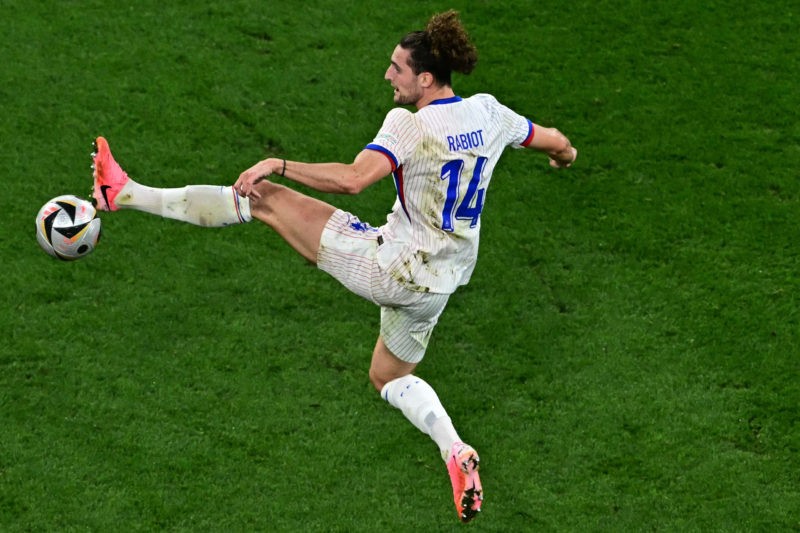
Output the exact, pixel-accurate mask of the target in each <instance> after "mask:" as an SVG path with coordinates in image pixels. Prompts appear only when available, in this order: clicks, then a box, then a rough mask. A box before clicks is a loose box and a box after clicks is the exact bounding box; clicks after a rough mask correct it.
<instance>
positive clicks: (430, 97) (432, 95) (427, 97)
mask: <svg viewBox="0 0 800 533" xmlns="http://www.w3.org/2000/svg"><path fill="white" fill-rule="evenodd" d="M455 95H456V93H454V92H453V88H452V87H450V86H449V85H442V86H441V87H436V88H433V87H432V88H431V89H430V90H429V91H425V94H423V95H422V98H420V99H419V100H417V103H416V104H414V105H416V106H417V109H422V108H423V107H425V106H426V105H428V104H430V103H431V102H433V101H434V100H441V99H442V98H452V97H453V96H455Z"/></svg>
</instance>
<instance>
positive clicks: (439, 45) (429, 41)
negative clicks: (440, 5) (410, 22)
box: [399, 9, 478, 85]
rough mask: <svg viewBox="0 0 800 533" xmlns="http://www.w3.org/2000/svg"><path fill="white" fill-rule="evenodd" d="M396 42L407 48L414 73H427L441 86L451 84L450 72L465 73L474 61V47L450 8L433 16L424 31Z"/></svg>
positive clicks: (414, 32)
mask: <svg viewBox="0 0 800 533" xmlns="http://www.w3.org/2000/svg"><path fill="white" fill-rule="evenodd" d="M399 44H400V46H401V47H403V48H404V49H406V50H410V51H411V68H412V69H413V70H414V73H415V74H420V73H421V72H430V73H431V74H433V76H434V78H436V81H437V82H439V83H440V84H441V85H451V84H452V73H453V72H458V73H461V74H469V73H470V72H472V69H474V68H475V64H476V63H477V62H478V50H477V49H476V48H475V46H474V45H473V44H472V42H471V41H470V38H469V35H467V31H466V30H465V29H464V26H463V25H462V24H461V19H460V18H459V16H458V11H454V10H452V9H451V10H449V11H445V12H444V13H437V14H435V15H433V16H432V17H431V18H430V20H429V21H428V25H427V26H426V27H425V29H424V30H419V31H412V32H410V33H408V34H406V35H405V36H404V37H403V38H402V39H400V43H399Z"/></svg>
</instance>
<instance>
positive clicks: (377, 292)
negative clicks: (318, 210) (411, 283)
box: [317, 209, 450, 363]
mask: <svg viewBox="0 0 800 533" xmlns="http://www.w3.org/2000/svg"><path fill="white" fill-rule="evenodd" d="M379 237H380V230H378V229H377V228H373V227H372V226H370V225H369V224H366V223H364V222H361V221H360V220H359V219H358V217H356V216H354V215H352V214H350V213H347V212H345V211H342V210H341V209H339V210H336V212H335V213H334V214H333V215H332V216H331V218H330V219H329V220H328V223H327V224H326V225H325V229H324V230H323V231H322V238H321V239H320V243H319V253H318V255H317V267H318V268H319V269H320V270H323V271H325V272H327V273H328V274H330V275H331V276H333V277H334V278H335V279H336V280H338V281H339V282H340V283H341V284H342V285H344V286H345V287H347V289H349V290H350V291H351V292H353V293H355V294H357V295H359V296H361V297H362V298H366V299H367V300H369V301H371V302H373V303H375V304H377V305H379V306H380V307H381V337H382V338H383V342H384V343H385V344H386V347H387V348H389V350H390V351H391V352H392V353H393V354H394V355H395V356H396V357H397V358H399V359H401V360H403V361H406V362H408V363H419V362H420V361H422V358H423V357H424V356H425V350H426V348H427V347H428V341H429V340H430V337H431V333H432V332H433V328H434V327H435V326H436V323H437V322H438V321H439V316H440V315H441V314H442V311H444V308H445V305H447V300H448V299H449V297H450V295H449V294H437V293H432V292H420V291H413V290H409V289H407V288H405V287H403V286H402V285H401V284H400V283H398V282H397V281H396V280H394V279H393V278H392V277H391V276H390V275H389V273H388V272H386V271H385V270H383V269H382V268H381V267H380V266H379V265H378V260H377V252H378V246H379ZM381 239H382V238H381Z"/></svg>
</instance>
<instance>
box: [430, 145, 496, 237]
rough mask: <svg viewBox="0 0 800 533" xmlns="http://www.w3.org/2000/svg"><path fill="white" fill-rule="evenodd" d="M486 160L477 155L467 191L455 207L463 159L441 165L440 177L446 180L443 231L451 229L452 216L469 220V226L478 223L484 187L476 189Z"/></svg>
mask: <svg viewBox="0 0 800 533" xmlns="http://www.w3.org/2000/svg"><path fill="white" fill-rule="evenodd" d="M486 161H488V159H487V158H485V157H479V158H478V161H477V162H476V163H475V170H473V171H472V179H470V180H469V185H467V192H466V193H464V198H463V199H462V200H461V202H460V203H459V204H458V207H456V202H457V201H458V189H459V187H458V185H459V182H460V181H461V172H462V170H464V161H463V160H462V159H456V160H455V161H450V162H448V163H447V164H445V165H444V166H443V167H442V176H441V179H443V180H444V179H446V180H447V197H446V198H445V200H444V209H443V210H442V229H443V230H444V231H453V217H454V216H455V218H456V219H458V220H469V221H470V224H469V227H470V228H474V227H475V225H476V224H477V223H478V218H479V217H480V216H481V211H483V192H484V189H478V185H479V184H480V182H481V174H483V167H484V166H485V165H486Z"/></svg>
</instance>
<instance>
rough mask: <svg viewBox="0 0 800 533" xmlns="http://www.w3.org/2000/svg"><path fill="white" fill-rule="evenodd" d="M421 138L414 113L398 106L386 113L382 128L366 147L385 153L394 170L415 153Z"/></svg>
mask: <svg viewBox="0 0 800 533" xmlns="http://www.w3.org/2000/svg"><path fill="white" fill-rule="evenodd" d="M421 138H422V135H421V133H420V131H419V127H418V126H417V124H416V119H415V117H414V114H413V113H411V112H410V111H408V110H407V109H403V108H401V107H396V108H394V109H392V110H391V111H389V113H387V114H386V118H385V119H384V121H383V125H382V126H381V129H380V130H379V131H378V133H377V135H375V138H374V139H373V140H372V142H371V143H369V144H368V145H367V146H366V149H367V150H375V151H377V152H380V153H382V154H384V155H385V156H386V157H387V158H388V159H389V161H390V162H391V164H392V170H393V171H394V170H396V169H397V167H400V166H402V165H403V162H404V161H405V160H406V159H408V157H409V156H410V155H411V154H413V153H414V151H415V149H416V146H417V144H418V143H419V142H420V139H421Z"/></svg>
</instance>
